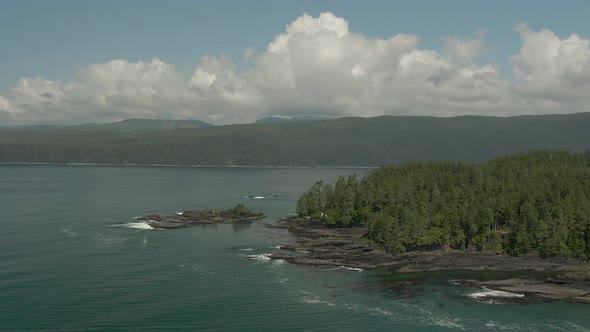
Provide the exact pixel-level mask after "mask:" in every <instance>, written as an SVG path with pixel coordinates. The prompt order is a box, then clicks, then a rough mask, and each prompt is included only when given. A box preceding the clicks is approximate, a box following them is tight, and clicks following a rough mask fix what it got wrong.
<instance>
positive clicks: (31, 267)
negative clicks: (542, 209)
mask: <svg viewBox="0 0 590 332" xmlns="http://www.w3.org/2000/svg"><path fill="white" fill-rule="evenodd" d="M366 172H367V170H363V169H258V168H176V167H95V166H2V167H0V225H1V231H0V330H2V331H21V330H43V331H82V330H84V331H116V330H121V331H133V330H136V331H140V330H141V331H144V330H153V331H165V330H174V331H183V330H184V331H207V330H212V331H213V330H216V331H232V330H240V331H261V330H267V331H275V330H281V331H288V330H293V331H302V330H305V331H449V330H466V331H588V330H589V329H590V306H588V305H582V304H573V303H564V302H551V303H540V304H531V305H497V304H489V303H487V304H486V303H481V301H476V300H478V299H481V298H482V297H485V296H486V294H489V292H490V291H489V290H485V289H466V288H462V287H460V286H457V285H454V284H453V283H452V282H449V281H448V279H449V278H448V276H446V277H445V278H439V277H436V276H433V277H432V278H427V279H426V281H424V282H419V283H410V282H408V283H404V282H399V283H395V284H394V285H393V286H392V283H391V282H388V280H389V281H390V279H391V276H388V275H387V274H386V273H385V271H370V272H366V271H364V272H359V271H354V270H347V269H343V268H323V267H309V266H295V265H291V264H288V263H285V262H283V261H271V260H270V259H268V257H267V255H268V254H270V253H273V252H278V251H280V249H277V246H279V245H282V244H286V243H292V242H293V241H294V238H293V237H292V236H291V235H290V234H288V232H286V231H285V230H280V229H270V228H267V227H264V224H265V223H270V222H273V221H274V220H275V219H276V218H278V217H282V216H285V215H287V214H291V213H293V212H294V210H295V204H296V199H297V197H298V195H299V194H301V193H302V192H303V191H305V190H306V189H307V188H308V187H309V186H310V185H311V184H313V183H314V182H315V181H317V180H320V179H324V180H330V179H335V178H336V177H338V176H339V175H348V174H352V173H357V174H358V175H359V176H362V175H364V174H366ZM273 195H276V196H277V197H273ZM246 196H256V197H253V198H246ZM236 203H245V204H246V205H248V206H249V207H251V208H252V209H254V210H258V211H262V212H264V213H266V214H267V216H268V217H267V219H265V220H262V221H258V222H254V223H252V224H246V225H244V224H240V225H209V226H196V227H192V228H187V229H176V230H157V229H150V227H147V226H146V225H145V224H141V223H137V222H136V221H135V220H134V217H135V216H138V215H142V214H148V213H158V212H180V211H183V210H185V209H226V208H231V207H233V206H234V205H235V204H236ZM496 295H497V294H496ZM502 295H504V296H519V294H510V293H508V294H502Z"/></svg>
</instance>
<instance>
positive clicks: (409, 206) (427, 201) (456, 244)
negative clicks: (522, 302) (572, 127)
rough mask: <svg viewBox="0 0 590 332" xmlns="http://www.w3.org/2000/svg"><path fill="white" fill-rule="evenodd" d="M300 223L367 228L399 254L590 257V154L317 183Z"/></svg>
mask: <svg viewBox="0 0 590 332" xmlns="http://www.w3.org/2000/svg"><path fill="white" fill-rule="evenodd" d="M297 213H298V214H299V215H300V216H302V217H303V216H309V217H311V218H313V219H316V220H319V221H323V222H325V223H326V224H327V225H333V226H346V227H352V226H358V225H367V226H368V232H367V234H366V236H367V237H368V238H369V239H370V240H372V241H374V242H375V243H377V244H378V245H379V246H381V247H383V248H384V249H385V250H386V251H388V252H390V253H401V252H405V251H411V250H424V249H435V248H436V249H438V248H456V249H465V248H470V249H477V250H489V251H495V252H497V253H506V254H510V255H522V254H526V253H529V252H536V253H539V254H540V255H541V256H542V257H549V256H564V257H578V258H590V153H588V152H586V153H584V154H575V153H569V152H560V151H538V152H530V153H525V154H516V155H513V156H509V157H501V158H496V159H493V160H490V161H488V162H485V163H481V164H467V163H462V162H427V163H425V162H415V163H408V164H405V165H402V166H390V167H384V168H381V169H378V170H375V171H373V172H371V173H369V174H368V175H367V176H366V177H365V178H363V179H362V180H361V181H360V182H359V181H358V180H357V178H356V177H354V176H351V177H348V178H342V177H341V178H339V179H338V180H337V181H336V182H335V183H328V184H326V183H323V182H318V183H316V184H315V185H314V186H313V187H312V188H310V189H309V191H307V192H306V193H305V194H303V195H302V196H301V197H300V198H299V200H298V204H297Z"/></svg>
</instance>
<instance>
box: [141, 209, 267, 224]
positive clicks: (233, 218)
mask: <svg viewBox="0 0 590 332" xmlns="http://www.w3.org/2000/svg"><path fill="white" fill-rule="evenodd" d="M264 217H265V215H264V214H263V213H260V212H248V213H235V212H234V211H233V210H224V211H216V210H187V211H184V212H182V213H163V214H148V215H145V216H141V217H138V218H137V220H142V221H145V222H146V223H147V224H148V225H150V226H151V227H153V228H165V229H171V228H184V227H188V226H192V225H207V224H220V223H222V224H223V223H225V224H229V223H241V222H251V221H254V220H260V219H263V218H264Z"/></svg>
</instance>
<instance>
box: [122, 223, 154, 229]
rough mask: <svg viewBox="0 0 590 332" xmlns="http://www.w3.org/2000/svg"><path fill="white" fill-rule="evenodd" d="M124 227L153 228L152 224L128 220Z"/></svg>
mask: <svg viewBox="0 0 590 332" xmlns="http://www.w3.org/2000/svg"><path fill="white" fill-rule="evenodd" d="M125 227H127V228H134V229H154V228H153V227H152V226H150V225H149V224H147V223H145V222H130V223H127V224H125Z"/></svg>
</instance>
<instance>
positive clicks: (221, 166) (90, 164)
mask: <svg viewBox="0 0 590 332" xmlns="http://www.w3.org/2000/svg"><path fill="white" fill-rule="evenodd" d="M0 166H103V167H176V168H262V169H266V168H268V169H318V168H320V169H377V168H379V167H380V166H288V165H277V166H272V165H193V164H133V163H131V164H111V163H48V162H12V161H3V162H0Z"/></svg>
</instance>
